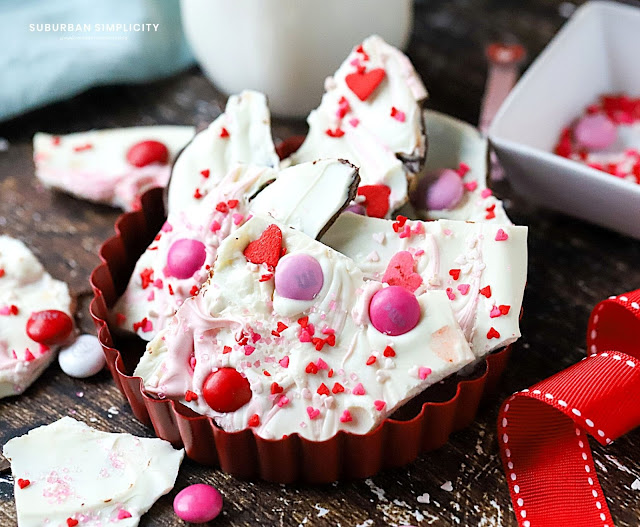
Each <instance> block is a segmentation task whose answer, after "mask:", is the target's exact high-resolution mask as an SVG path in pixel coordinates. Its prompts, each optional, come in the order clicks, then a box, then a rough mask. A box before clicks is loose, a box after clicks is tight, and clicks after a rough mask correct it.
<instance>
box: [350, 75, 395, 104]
mask: <svg viewBox="0 0 640 527" xmlns="http://www.w3.org/2000/svg"><path fill="white" fill-rule="evenodd" d="M385 75H386V74H385V72H384V70H383V69H382V68H376V69H374V70H371V71H357V72H355V73H350V74H349V75H347V76H346V77H345V79H344V80H345V82H346V83H347V86H348V87H349V89H350V90H351V91H352V92H353V93H355V94H356V95H357V96H358V99H360V100H361V101H366V100H367V99H368V98H369V96H370V95H371V94H372V93H373V92H374V91H375V89H376V88H377V87H378V85H379V84H380V83H381V82H382V81H383V79H384V77H385Z"/></svg>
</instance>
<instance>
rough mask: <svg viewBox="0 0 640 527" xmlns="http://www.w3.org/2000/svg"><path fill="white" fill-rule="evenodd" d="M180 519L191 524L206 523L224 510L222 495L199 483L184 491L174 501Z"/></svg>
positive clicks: (174, 507)
mask: <svg viewBox="0 0 640 527" xmlns="http://www.w3.org/2000/svg"><path fill="white" fill-rule="evenodd" d="M173 510H174V511H175V513H176V514H177V515H178V518H180V519H181V520H184V521H186V522H189V523H206V522H209V521H211V520H213V519H214V518H215V517H216V516H218V514H220V511H221V510H222V494H220V492H218V491H217V490H216V489H214V488H213V487H212V486H211V485H205V484H204V483H197V484H195V485H190V486H188V487H186V488H184V489H182V490H181V491H180V492H178V494H177V495H176V497H175V499H174V500H173Z"/></svg>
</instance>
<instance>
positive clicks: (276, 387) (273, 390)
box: [271, 382, 284, 395]
mask: <svg viewBox="0 0 640 527" xmlns="http://www.w3.org/2000/svg"><path fill="white" fill-rule="evenodd" d="M283 390H284V388H283V387H282V386H280V385H279V384H278V383H277V382H272V383H271V394H272V395H275V394H277V393H282V392H283Z"/></svg>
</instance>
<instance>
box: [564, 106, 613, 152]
mask: <svg viewBox="0 0 640 527" xmlns="http://www.w3.org/2000/svg"><path fill="white" fill-rule="evenodd" d="M573 135H574V138H575V140H576V141H577V142H578V143H580V145H582V146H583V147H584V148H587V149H588V150H604V149H605V148H608V147H609V146H611V145H612V144H613V143H615V141H616V136H617V130H616V125H615V124H614V123H613V122H611V120H610V119H609V118H608V117H607V116H606V115H604V114H602V113H596V114H593V115H585V116H584V117H582V118H581V119H580V120H579V121H578V124H576V126H575V128H574V130H573Z"/></svg>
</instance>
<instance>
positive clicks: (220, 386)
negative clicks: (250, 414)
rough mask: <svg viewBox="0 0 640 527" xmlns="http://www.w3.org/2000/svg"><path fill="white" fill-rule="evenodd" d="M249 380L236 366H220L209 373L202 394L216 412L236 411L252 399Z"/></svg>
mask: <svg viewBox="0 0 640 527" xmlns="http://www.w3.org/2000/svg"><path fill="white" fill-rule="evenodd" d="M251 395H252V394H251V387H250V386H249V381H248V380H247V379H246V378H245V377H243V376H242V375H241V374H240V372H238V371H237V370H236V369H234V368H220V369H219V370H216V371H214V372H212V373H210V374H209V376H208V377H207V379H206V380H205V381H204V385H203V386H202V396H203V397H204V400H205V401H206V402H207V404H208V405H209V406H210V407H211V408H212V409H213V410H215V411H216V412H234V411H236V410H237V409H238V408H241V407H243V406H244V405H245V404H247V403H248V402H249V401H250V400H251Z"/></svg>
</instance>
